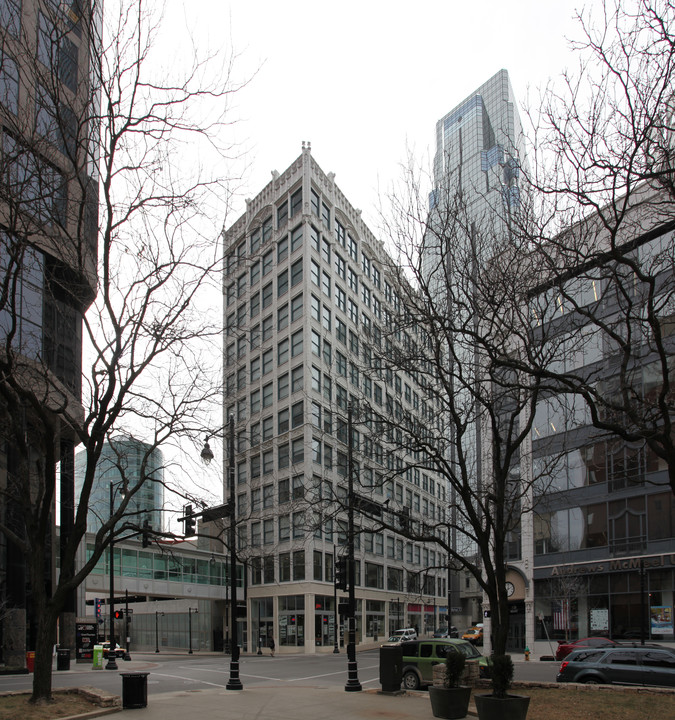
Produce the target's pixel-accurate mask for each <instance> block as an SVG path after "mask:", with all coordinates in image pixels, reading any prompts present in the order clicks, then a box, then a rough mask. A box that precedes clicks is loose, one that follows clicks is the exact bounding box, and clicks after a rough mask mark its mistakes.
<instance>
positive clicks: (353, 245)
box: [347, 235, 359, 262]
mask: <svg viewBox="0 0 675 720" xmlns="http://www.w3.org/2000/svg"><path fill="white" fill-rule="evenodd" d="M347 251H348V252H349V257H350V258H351V259H352V260H354V261H355V262H358V259H359V248H358V244H357V242H356V240H354V238H353V237H352V236H351V235H347Z"/></svg>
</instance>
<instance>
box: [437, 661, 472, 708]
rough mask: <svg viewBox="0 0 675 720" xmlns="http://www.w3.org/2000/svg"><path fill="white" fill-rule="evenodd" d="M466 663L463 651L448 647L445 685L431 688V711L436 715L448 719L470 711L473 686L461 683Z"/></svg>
mask: <svg viewBox="0 0 675 720" xmlns="http://www.w3.org/2000/svg"><path fill="white" fill-rule="evenodd" d="M465 663H466V658H465V657H464V655H463V654H462V653H461V652H459V651H457V650H454V649H453V648H450V647H449V648H448V651H447V655H446V656H445V677H444V678H443V686H442V687H438V686H431V687H430V688H429V699H430V700H431V711H432V712H433V714H434V717H437V718H447V719H448V720H454V719H455V718H463V717H466V715H467V712H468V711H469V698H470V697H471V688H470V687H464V686H461V685H460V684H459V680H460V678H461V677H462V672H463V671H464V664H465Z"/></svg>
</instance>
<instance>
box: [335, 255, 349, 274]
mask: <svg viewBox="0 0 675 720" xmlns="http://www.w3.org/2000/svg"><path fill="white" fill-rule="evenodd" d="M335 272H336V273H337V274H338V277H341V278H342V279H343V280H346V279H347V274H346V273H347V263H346V262H345V259H344V258H343V257H341V256H340V255H338V254H337V253H335Z"/></svg>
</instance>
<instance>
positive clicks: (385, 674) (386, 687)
mask: <svg viewBox="0 0 675 720" xmlns="http://www.w3.org/2000/svg"><path fill="white" fill-rule="evenodd" d="M402 679H403V649H402V648H401V646H400V645H389V646H386V645H385V646H383V647H381V648H380V684H381V685H382V692H398V691H399V690H400V689H401V680H402Z"/></svg>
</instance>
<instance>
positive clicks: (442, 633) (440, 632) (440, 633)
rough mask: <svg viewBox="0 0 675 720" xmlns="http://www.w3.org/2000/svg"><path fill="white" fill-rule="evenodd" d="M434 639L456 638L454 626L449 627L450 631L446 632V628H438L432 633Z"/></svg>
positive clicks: (457, 634)
mask: <svg viewBox="0 0 675 720" xmlns="http://www.w3.org/2000/svg"><path fill="white" fill-rule="evenodd" d="M434 637H435V638H447V637H451V638H458V637H459V632H458V630H457V628H456V627H455V626H454V625H451V626H450V630H448V628H447V626H444V627H439V628H437V629H436V630H435V631H434Z"/></svg>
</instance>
